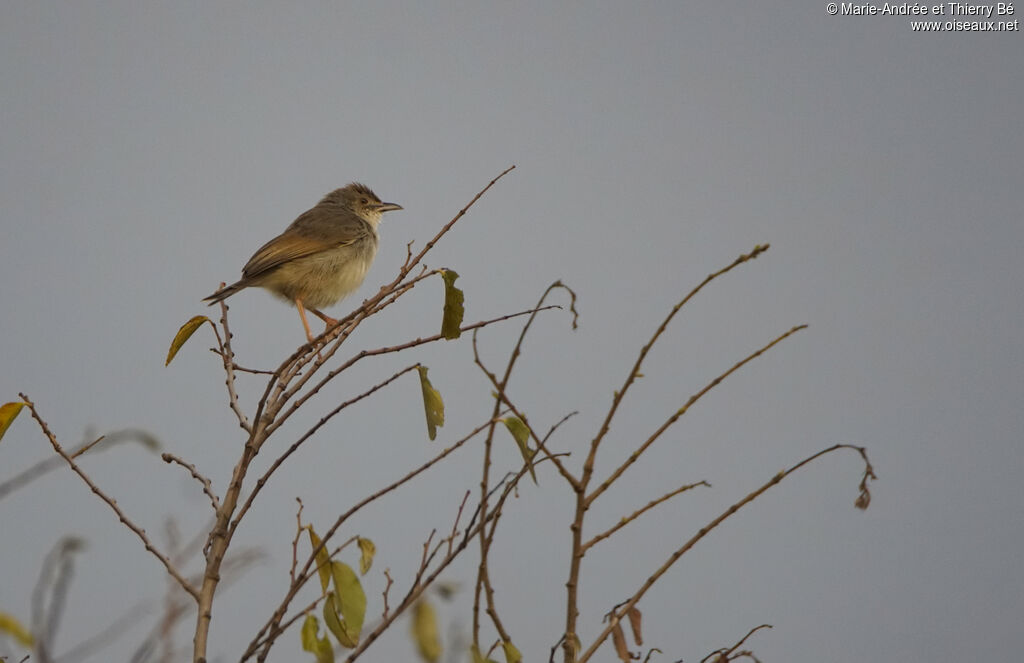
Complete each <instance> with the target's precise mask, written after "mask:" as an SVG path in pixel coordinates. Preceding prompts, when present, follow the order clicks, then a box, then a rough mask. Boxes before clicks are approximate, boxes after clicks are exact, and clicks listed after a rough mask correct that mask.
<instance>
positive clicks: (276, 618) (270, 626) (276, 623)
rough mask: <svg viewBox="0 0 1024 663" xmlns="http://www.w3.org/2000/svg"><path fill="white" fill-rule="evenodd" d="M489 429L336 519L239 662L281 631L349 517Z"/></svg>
mask: <svg viewBox="0 0 1024 663" xmlns="http://www.w3.org/2000/svg"><path fill="white" fill-rule="evenodd" d="M489 425H490V422H489V421H487V422H484V423H483V424H481V425H479V426H477V427H476V428H475V429H473V430H472V431H470V433H469V434H467V435H466V436H464V437H463V438H462V439H460V440H458V441H457V442H455V443H454V444H452V445H451V446H449V447H448V448H446V449H444V450H443V451H441V452H440V453H439V454H437V455H436V456H434V457H433V458H431V459H430V460H428V461H427V462H426V463H424V464H422V465H420V466H419V467H417V468H416V469H414V470H412V471H411V472H409V473H407V474H406V475H405V476H403V477H401V478H400V479H398V480H396V481H393V482H392V483H390V484H388V485H387V486H385V487H384V488H381V489H380V490H378V491H377V492H375V493H373V494H372V495H369V496H367V497H365V498H363V499H362V500H361V501H360V502H358V503H356V504H355V505H353V506H352V507H350V508H349V509H348V511H346V512H345V513H343V514H341V515H340V516H338V518H337V519H335V521H334V523H333V524H332V526H331V527H330V528H329V529H328V530H327V531H326V532H325V533H324V536H323V537H322V539H321V541H320V546H318V547H316V548H314V549H313V550H312V551H310V553H309V557H307V559H306V562H305V564H304V565H303V567H302V569H301V570H300V571H299V574H298V576H297V578H296V579H295V581H294V582H293V583H292V584H291V586H290V587H289V589H288V591H287V592H286V594H285V597H284V599H283V600H282V601H281V604H280V605H279V606H278V607H277V609H276V610H275V611H274V614H273V615H271V617H270V619H269V620H267V622H266V624H264V625H263V627H262V628H260V630H259V631H258V632H257V633H256V636H255V637H254V638H253V640H252V642H250V643H249V646H248V647H247V648H246V651H245V654H244V655H243V656H242V660H245V659H246V658H248V657H250V656H252V654H253V653H255V651H256V650H257V649H258V648H259V647H260V646H262V643H263V642H264V640H263V636H264V634H265V633H273V632H280V631H281V630H283V628H284V627H283V626H281V620H282V619H283V618H284V615H285V613H286V612H287V610H288V605H289V604H290V603H291V601H292V599H293V598H294V597H295V595H296V594H298V592H299V590H300V589H301V588H302V587H303V586H304V585H305V583H306V582H308V581H309V579H310V578H312V574H313V573H315V569H313V566H314V564H315V561H316V555H317V553H319V552H320V550H322V549H323V547H324V546H326V545H327V541H328V540H330V538H331V537H332V536H334V533H335V532H337V530H338V529H339V528H340V527H341V525H342V524H343V523H344V522H345V521H347V520H348V519H349V518H350V517H352V516H353V515H354V514H355V513H357V512H358V511H359V510H361V509H362V508H363V507H365V506H366V505H368V504H370V503H372V502H374V501H376V500H378V499H380V498H381V497H383V496H384V495H387V494H388V493H390V492H392V491H394V490H396V489H398V488H399V487H401V486H402V485H404V484H406V483H408V482H409V481H411V480H412V479H414V478H415V477H416V476H418V475H419V474H421V473H423V472H425V471H427V470H428V469H430V467H432V466H433V465H435V464H437V463H439V462H440V461H442V460H443V459H444V458H446V457H447V456H448V455H449V454H451V453H453V452H455V451H456V450H458V449H459V448H461V447H462V446H463V445H465V444H466V443H467V442H469V440H471V439H473V438H474V437H475V436H477V435H478V434H479V433H480V432H481V431H482V430H484V429H485V428H487V427H488V426H489ZM268 637H269V636H268Z"/></svg>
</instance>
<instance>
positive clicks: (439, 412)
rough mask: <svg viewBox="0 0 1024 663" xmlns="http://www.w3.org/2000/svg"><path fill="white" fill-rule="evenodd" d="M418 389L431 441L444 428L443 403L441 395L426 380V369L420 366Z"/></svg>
mask: <svg viewBox="0 0 1024 663" xmlns="http://www.w3.org/2000/svg"><path fill="white" fill-rule="evenodd" d="M418 370H419V373H420V387H421V388H422V389H423V410H424V411H425V412H426V415H427V435H429V436H430V439H431V440H433V439H434V438H436V437H437V429H438V428H440V427H441V426H444V401H442V400H441V394H440V393H439V392H438V391H437V389H434V386H433V385H432V384H430V380H428V379H427V367H426V366H420V367H419V368H418Z"/></svg>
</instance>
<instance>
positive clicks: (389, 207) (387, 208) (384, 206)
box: [377, 203, 404, 212]
mask: <svg viewBox="0 0 1024 663" xmlns="http://www.w3.org/2000/svg"><path fill="white" fill-rule="evenodd" d="M399 209H404V208H403V207H402V206H401V205H399V204H398V203H381V204H380V205H377V211H378V212H394V211H395V210H399Z"/></svg>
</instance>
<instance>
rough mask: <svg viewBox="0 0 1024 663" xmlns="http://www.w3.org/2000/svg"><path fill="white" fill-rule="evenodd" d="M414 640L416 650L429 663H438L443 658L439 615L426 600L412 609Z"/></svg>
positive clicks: (418, 602) (419, 602) (417, 603)
mask: <svg viewBox="0 0 1024 663" xmlns="http://www.w3.org/2000/svg"><path fill="white" fill-rule="evenodd" d="M412 639H413V640H414V641H415V642H416V649H417V650H418V651H419V653H420V658H422V659H423V660H424V661H426V662H427V663H437V661H438V660H440V658H441V636H440V635H439V634H438V628H437V613H436V612H435V611H434V606H432V605H430V603H428V602H427V601H425V600H420V601H417V602H416V605H414V606H413V607H412Z"/></svg>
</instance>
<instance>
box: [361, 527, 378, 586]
mask: <svg viewBox="0 0 1024 663" xmlns="http://www.w3.org/2000/svg"><path fill="white" fill-rule="evenodd" d="M356 543H358V544H359V553H360V555H359V573H360V574H361V575H364V576H365V575H366V573H367V571H369V570H370V567H371V566H373V556H374V555H376V554H377V546H375V545H373V541H371V540H369V539H364V538H363V537H361V536H360V537H359V538H358V539H357V540H356Z"/></svg>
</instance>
